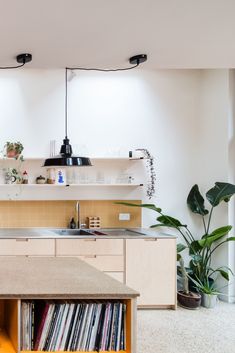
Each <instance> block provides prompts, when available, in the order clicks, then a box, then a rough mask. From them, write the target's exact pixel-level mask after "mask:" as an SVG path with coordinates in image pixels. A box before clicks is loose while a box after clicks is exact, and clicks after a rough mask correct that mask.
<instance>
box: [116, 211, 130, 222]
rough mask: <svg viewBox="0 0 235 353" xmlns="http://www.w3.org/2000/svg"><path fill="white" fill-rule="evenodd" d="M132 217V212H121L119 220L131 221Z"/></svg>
mask: <svg viewBox="0 0 235 353" xmlns="http://www.w3.org/2000/svg"><path fill="white" fill-rule="evenodd" d="M130 219H131V215H130V213H119V221H129V220H130Z"/></svg>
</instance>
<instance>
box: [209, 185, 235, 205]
mask: <svg viewBox="0 0 235 353" xmlns="http://www.w3.org/2000/svg"><path fill="white" fill-rule="evenodd" d="M234 194H235V185H233V184H229V183H221V182H216V183H215V186H214V187H213V188H212V189H210V190H209V191H207V193H206V198H207V200H208V201H209V202H210V204H211V205H212V206H213V207H215V206H217V205H219V203H220V202H221V201H225V202H228V201H229V200H230V198H231V197H232V196H233V195H234Z"/></svg>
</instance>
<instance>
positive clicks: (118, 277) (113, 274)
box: [105, 272, 124, 283]
mask: <svg viewBox="0 0 235 353" xmlns="http://www.w3.org/2000/svg"><path fill="white" fill-rule="evenodd" d="M105 274H106V275H108V276H110V277H112V278H114V279H116V280H117V281H119V282H121V283H124V273H123V272H105Z"/></svg>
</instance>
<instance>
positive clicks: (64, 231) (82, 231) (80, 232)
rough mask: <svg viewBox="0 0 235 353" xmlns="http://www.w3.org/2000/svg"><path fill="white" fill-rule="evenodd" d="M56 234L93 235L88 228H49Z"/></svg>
mask: <svg viewBox="0 0 235 353" xmlns="http://www.w3.org/2000/svg"><path fill="white" fill-rule="evenodd" d="M51 231H52V232H53V233H55V234H57V235H61V236H63V235H93V233H92V231H90V230H89V229H51Z"/></svg>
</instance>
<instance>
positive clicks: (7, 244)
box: [0, 239, 55, 256]
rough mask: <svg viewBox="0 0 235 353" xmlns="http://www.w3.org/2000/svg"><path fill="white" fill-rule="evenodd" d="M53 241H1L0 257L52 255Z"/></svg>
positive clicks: (53, 250) (53, 249)
mask: <svg viewBox="0 0 235 353" xmlns="http://www.w3.org/2000/svg"><path fill="white" fill-rule="evenodd" d="M54 252H55V241H54V240H53V239H1V240H0V255H6V256H9V255H54Z"/></svg>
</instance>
